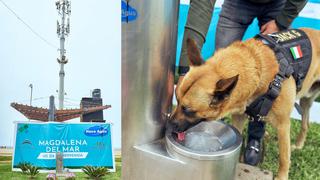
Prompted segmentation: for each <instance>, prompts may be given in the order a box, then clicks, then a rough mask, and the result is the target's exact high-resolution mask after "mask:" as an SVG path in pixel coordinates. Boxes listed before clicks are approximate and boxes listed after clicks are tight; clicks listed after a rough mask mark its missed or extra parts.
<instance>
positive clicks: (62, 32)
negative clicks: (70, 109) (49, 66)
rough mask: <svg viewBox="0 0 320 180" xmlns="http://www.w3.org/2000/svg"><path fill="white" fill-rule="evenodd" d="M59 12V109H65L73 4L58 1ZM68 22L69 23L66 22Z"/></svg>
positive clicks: (62, 0) (66, 0) (63, 0)
mask: <svg viewBox="0 0 320 180" xmlns="http://www.w3.org/2000/svg"><path fill="white" fill-rule="evenodd" d="M56 6H57V11H58V13H59V15H60V16H61V21H60V22H59V20H58V21H57V34H58V37H59V39H60V49H59V51H60V58H57V60H58V63H59V64H60V72H59V91H58V92H59V109H63V101H64V95H65V92H64V75H65V73H64V65H65V64H67V63H68V60H67V58H66V50H65V48H64V43H65V37H66V36H68V34H69V33H70V19H69V17H70V14H71V3H70V1H69V0H59V1H56ZM66 21H67V22H66Z"/></svg>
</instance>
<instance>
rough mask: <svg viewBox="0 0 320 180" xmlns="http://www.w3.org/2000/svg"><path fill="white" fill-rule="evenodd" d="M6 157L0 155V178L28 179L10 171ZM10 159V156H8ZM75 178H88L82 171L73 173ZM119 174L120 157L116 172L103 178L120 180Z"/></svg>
mask: <svg viewBox="0 0 320 180" xmlns="http://www.w3.org/2000/svg"><path fill="white" fill-rule="evenodd" d="M7 159H8V157H0V180H10V179H12V180H20V179H21V180H23V179H28V176H27V175H24V174H22V173H20V172H11V162H7ZM9 159H11V158H9ZM75 174H76V177H77V179H88V178H87V175H86V174H84V173H75ZM47 175H48V174H47V173H40V174H39V175H38V176H37V178H36V179H37V180H40V179H41V180H43V179H46V176H47ZM120 175H121V159H120V158H116V172H115V173H110V174H109V175H107V176H105V178H104V179H105V180H120Z"/></svg>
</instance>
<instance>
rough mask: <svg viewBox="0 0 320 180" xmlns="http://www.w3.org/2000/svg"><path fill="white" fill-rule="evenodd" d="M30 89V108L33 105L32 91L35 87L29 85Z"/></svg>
mask: <svg viewBox="0 0 320 180" xmlns="http://www.w3.org/2000/svg"><path fill="white" fill-rule="evenodd" d="M29 87H30V106H31V105H32V91H33V85H32V84H29Z"/></svg>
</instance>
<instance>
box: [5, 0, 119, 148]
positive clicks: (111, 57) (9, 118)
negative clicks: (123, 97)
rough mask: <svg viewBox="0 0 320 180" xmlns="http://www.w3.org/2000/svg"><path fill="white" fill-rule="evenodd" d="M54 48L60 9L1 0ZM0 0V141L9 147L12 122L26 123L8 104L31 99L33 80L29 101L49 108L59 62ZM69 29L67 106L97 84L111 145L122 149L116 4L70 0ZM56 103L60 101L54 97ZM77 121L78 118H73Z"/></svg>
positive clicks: (35, 1)
mask: <svg viewBox="0 0 320 180" xmlns="http://www.w3.org/2000/svg"><path fill="white" fill-rule="evenodd" d="M1 1H3V2H4V3H6V4H7V5H8V6H9V7H10V8H11V9H12V10H13V11H14V12H15V13H16V14H18V16H19V17H20V18H21V19H23V20H24V21H25V22H26V23H27V24H28V25H30V26H31V27H32V29H34V30H35V31H36V32H37V33H39V34H40V35H41V36H43V37H44V38H45V39H46V40H47V41H48V42H50V43H52V44H53V45H54V46H56V47H58V46H59V41H58V37H57V34H56V21H57V19H58V13H57V11H56V6H55V1H54V0H46V1H43V0H28V1H21V0H1ZM1 1H0V23H1V25H0V26H1V28H0V47H1V48H0V67H1V70H0V77H1V88H0V94H1V95H0V124H1V126H0V145H10V146H12V145H13V134H14V121H27V119H26V118H25V117H24V116H22V115H21V114H20V113H19V112H17V111H16V110H14V109H13V108H11V107H10V103H11V102H18V103H24V104H28V103H29V98H30V88H29V84H30V83H32V84H33V87H34V91H33V98H34V99H35V100H33V102H32V103H33V105H35V106H42V107H48V104H49V96H50V95H55V96H57V93H56V90H57V89H58V88H59V75H58V73H59V65H58V63H57V60H56V59H57V57H58V55H59V53H58V51H57V48H55V47H52V46H50V45H48V44H47V43H45V42H44V41H42V40H41V39H40V38H39V37H37V36H36V35H34V34H33V33H32V32H31V31H30V29H28V28H27V27H26V26H25V25H24V24H23V23H22V22H21V21H19V19H18V18H17V17H15V16H14V15H13V14H12V13H11V12H10V11H9V10H8V9H7V8H6V7H5V6H4V5H3V3H2V2H1ZM71 9H72V12H71V17H70V21H71V24H70V26H71V33H70V35H69V37H68V38H67V43H66V49H67V58H68V59H69V63H68V64H67V65H66V66H65V72H66V75H65V91H66V93H67V95H66V96H65V97H66V101H67V102H66V103H65V105H66V107H69V108H75V107H77V106H78V105H79V103H80V99H81V97H83V96H90V91H91V90H92V89H95V88H100V89H101V91H102V98H103V101H104V104H110V105H112V108H111V109H108V110H105V111H104V116H105V119H106V120H107V121H111V122H113V124H114V126H113V132H114V134H113V135H114V140H115V142H114V145H115V147H116V148H119V147H120V139H121V137H120V135H121V133H120V130H121V118H120V112H121V111H120V106H121V104H120V94H121V90H120V84H121V81H120V80H121V75H120V63H121V59H120V57H121V47H120V44H121V24H120V23H121V22H120V2H119V1H103V0H91V1H83V0H77V1H72V4H71ZM56 105H58V100H57V98H56ZM76 121H77V120H76Z"/></svg>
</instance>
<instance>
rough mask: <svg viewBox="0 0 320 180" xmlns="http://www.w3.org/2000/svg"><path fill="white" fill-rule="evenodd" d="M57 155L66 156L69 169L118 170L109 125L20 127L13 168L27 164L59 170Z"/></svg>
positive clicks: (17, 133) (24, 125) (16, 140)
mask: <svg viewBox="0 0 320 180" xmlns="http://www.w3.org/2000/svg"><path fill="white" fill-rule="evenodd" d="M57 152H62V153H63V165H64V167H65V168H69V169H81V167H83V166H87V165H89V166H99V167H107V168H109V169H112V170H114V169H115V168H114V167H115V166H114V155H113V149H112V142H111V125H110V124H108V123H79V124H67V123H22V122H19V123H17V124H16V138H15V146H14V158H13V169H15V168H18V166H17V165H18V164H19V163H24V162H27V163H31V164H32V165H34V166H37V167H40V168H41V169H47V170H50V169H55V167H56V153H57Z"/></svg>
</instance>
